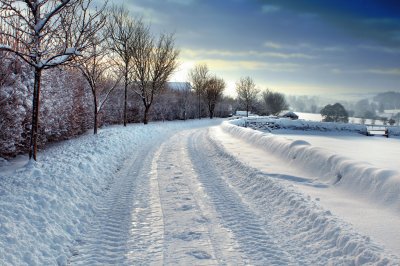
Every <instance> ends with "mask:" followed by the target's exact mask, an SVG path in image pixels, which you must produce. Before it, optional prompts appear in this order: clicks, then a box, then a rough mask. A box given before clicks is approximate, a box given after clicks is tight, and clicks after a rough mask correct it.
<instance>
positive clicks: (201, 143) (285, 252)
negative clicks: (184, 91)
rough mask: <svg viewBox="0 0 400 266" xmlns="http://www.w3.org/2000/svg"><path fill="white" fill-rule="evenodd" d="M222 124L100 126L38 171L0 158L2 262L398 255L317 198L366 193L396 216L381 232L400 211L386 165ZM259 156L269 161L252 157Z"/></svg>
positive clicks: (392, 260) (329, 260)
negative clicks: (96, 133)
mask: <svg viewBox="0 0 400 266" xmlns="http://www.w3.org/2000/svg"><path fill="white" fill-rule="evenodd" d="M221 123H222V120H218V119H213V120H208V119H203V120H200V121H186V122H168V123H161V122H160V123H151V124H149V125H146V126H144V125H130V126H128V127H121V126H113V127H107V128H104V129H101V130H100V134H99V135H97V136H93V135H90V134H87V135H84V136H81V137H79V138H76V139H72V140H68V141H65V142H60V143H58V144H55V145H53V146H52V147H50V148H48V149H46V150H44V151H41V152H40V154H39V162H38V163H35V162H28V163H27V160H26V157H19V158H17V160H16V161H4V160H2V161H0V179H1V181H0V261H1V262H2V263H1V264H2V265H54V264H59V265H67V264H70V265H143V264H146V265H148V264H152V265H160V264H165V265H176V264H180V265H235V264H239V265H243V264H250V265H298V264H299V265H327V264H334V265H337V264H344V265H362V264H380V265H395V264H398V263H399V262H400V261H399V258H398V255H399V251H400V249H399V250H395V249H390V248H387V247H386V246H385V244H386V243H382V242H380V241H376V240H375V239H376V238H375V237H373V238H371V236H370V234H369V233H370V232H369V231H368V230H365V231H363V230H361V229H362V228H361V227H358V226H355V227H354V226H353V225H352V224H351V222H350V221H349V220H348V219H347V218H348V212H350V211H347V212H342V213H339V212H333V211H331V208H332V209H333V210H335V211H336V209H335V208H334V204H331V205H330V204H328V203H327V200H328V199H331V200H332V199H334V197H333V196H332V197H330V198H326V197H324V196H323V192H324V191H321V189H326V191H329V193H328V194H329V195H335V196H336V197H337V196H338V195H339V196H340V199H343V200H345V202H348V201H349V200H350V199H356V198H357V197H358V195H361V194H363V195H362V196H363V198H366V199H367V200H371V201H373V202H375V203H376V204H378V205H379V204H381V205H379V206H385V208H386V209H388V210H393V212H391V213H392V214H393V217H394V218H393V221H388V225H390V226H391V225H392V224H395V221H396V217H398V216H396V215H397V214H398V213H399V209H398V206H399V204H398V203H399V196H398V195H399V191H397V190H398V188H399V186H398V176H396V171H395V170H391V171H389V170H383V169H380V168H378V167H375V166H371V165H367V164H363V163H360V162H358V161H355V160H352V159H349V158H344V157H342V156H340V155H334V156H333V155H332V152H331V151H328V150H324V149H322V148H314V147H313V145H312V144H311V143H310V142H309V141H307V140H302V139H299V140H288V139H286V138H284V137H282V136H274V135H272V134H270V133H264V132H259V131H255V130H252V129H249V128H241V127H238V126H236V125H233V124H232V123H228V122H223V123H222V125H221ZM234 123H236V124H239V123H241V122H240V121H239V120H238V121H235V122H234ZM241 139H243V140H241ZM253 144H255V145H257V147H254V146H253ZM242 145H243V146H242ZM246 145H247V146H246ZM237 151H239V153H241V154H242V155H243V156H242V155H240V156H239V155H237V154H236V152H237ZM266 151H267V152H269V153H270V154H273V156H270V158H268V160H267V159H266V158H263V157H262V156H259V155H260V154H262V153H263V152H266ZM253 155H254V156H255V157H252V156H253ZM266 162H267V163H268V164H269V165H266ZM288 166H289V167H288ZM300 169H302V170H301V171H300ZM274 171H276V172H274ZM355 171H358V174H355ZM338 172H340V175H341V178H340V180H338V175H337V173H338ZM309 173H312V176H313V178H314V179H310V178H309V176H310V175H309ZM303 174H304V175H303ZM332 174H334V175H333V176H332ZM296 183H297V184H300V185H295V184H296ZM360 186H363V187H364V190H365V189H366V190H367V191H368V193H362V191H361V190H362V189H360ZM305 187H309V189H308V190H307V189H305ZM330 187H337V188H340V190H337V191H336V192H335V191H332V190H330ZM348 192H349V193H351V194H354V195H355V196H354V195H353V197H350V196H348V195H347V194H346V193H348ZM317 193H320V194H321V196H319V197H318V198H316V197H315V195H317ZM360 197H361V196H360ZM346 199H348V201H346ZM355 204H363V202H362V201H357V202H356V203H355ZM332 206H333V207H332ZM349 206H354V205H349ZM371 206H372V205H371ZM374 206H375V205H374ZM373 213H380V212H379V210H376V211H374V212H373ZM382 213H383V212H382ZM367 214H368V215H369V214H371V213H370V212H367ZM384 217H385V218H387V217H389V215H386V214H384ZM397 220H398V219H397ZM381 221H382V220H381ZM359 228H361V229H360V230H358V229H359ZM391 228H392V229H397V227H391ZM385 232H386V231H383V233H382V234H384V233H385ZM392 232H397V231H392ZM372 233H374V232H372ZM375 233H376V232H375ZM377 234H379V233H377ZM378 240H379V239H378ZM393 250H394V251H393Z"/></svg>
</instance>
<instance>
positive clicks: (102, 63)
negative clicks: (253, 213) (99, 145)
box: [77, 35, 121, 134]
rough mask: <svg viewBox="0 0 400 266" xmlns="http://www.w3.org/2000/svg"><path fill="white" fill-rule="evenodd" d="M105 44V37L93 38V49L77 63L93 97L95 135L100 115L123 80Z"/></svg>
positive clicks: (86, 52)
mask: <svg viewBox="0 0 400 266" xmlns="http://www.w3.org/2000/svg"><path fill="white" fill-rule="evenodd" d="M104 42H105V38H104V36H102V35H95V36H92V38H91V43H92V44H91V47H90V48H89V49H87V50H86V51H85V53H84V58H83V59H82V60H79V61H78V62H77V67H78V68H79V70H80V71H81V73H82V74H83V77H84V78H85V79H86V81H87V83H88V85H89V87H90V90H91V92H92V96H93V107H94V109H93V133H94V134H97V129H98V116H99V113H100V112H101V110H102V108H103V106H104V104H105V103H106V101H107V99H108V96H109V95H110V93H111V92H112V91H113V90H114V89H115V88H116V87H117V86H118V85H119V82H120V80H121V76H118V75H116V74H115V73H119V72H118V71H115V69H113V66H114V65H113V61H112V60H110V58H109V57H108V54H107V47H106V46H104ZM101 96H102V99H101V98H100V97H101Z"/></svg>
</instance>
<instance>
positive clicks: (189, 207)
mask: <svg viewBox="0 0 400 266" xmlns="http://www.w3.org/2000/svg"><path fill="white" fill-rule="evenodd" d="M191 209H193V206H192V205H188V204H184V205H182V206H181V207H179V208H176V210H177V211H188V210H191Z"/></svg>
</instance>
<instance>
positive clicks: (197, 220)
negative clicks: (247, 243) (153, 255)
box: [154, 130, 246, 265]
mask: <svg viewBox="0 0 400 266" xmlns="http://www.w3.org/2000/svg"><path fill="white" fill-rule="evenodd" d="M193 132H194V131H193V130H191V131H185V132H182V133H179V134H177V135H175V136H174V137H172V138H171V139H169V140H168V141H167V142H165V143H164V144H163V145H162V146H161V148H160V150H159V152H158V155H157V156H156V157H155V159H154V160H155V161H157V165H158V168H157V176H158V183H159V192H160V198H161V199H162V209H163V215H164V232H165V236H164V258H165V261H164V264H165V265H237V264H239V265H244V264H246V262H245V260H244V258H242V255H241V254H240V253H239V252H238V248H237V244H236V243H235V242H234V240H233V239H232V236H231V234H230V232H229V231H227V230H226V229H225V228H222V227H221V225H220V220H219V219H218V217H217V215H216V212H215V210H214V209H213V205H212V204H211V203H210V202H209V201H208V200H207V197H206V195H205V193H204V190H203V189H202V188H201V184H200V182H199V181H198V180H197V176H196V173H195V172H194V170H193V168H192V167H193V165H192V163H191V161H190V160H189V156H188V150H187V139H188V136H189V135H190V134H193Z"/></svg>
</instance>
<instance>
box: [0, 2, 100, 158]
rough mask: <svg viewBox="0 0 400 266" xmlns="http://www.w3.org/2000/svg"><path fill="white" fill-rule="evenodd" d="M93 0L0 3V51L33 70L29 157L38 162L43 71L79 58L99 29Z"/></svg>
mask: <svg viewBox="0 0 400 266" xmlns="http://www.w3.org/2000/svg"><path fill="white" fill-rule="evenodd" d="M91 3H92V0H19V1H15V0H0V25H4V26H2V28H1V32H0V35H2V36H3V37H4V36H5V37H4V38H2V39H3V40H4V39H5V40H6V43H3V44H0V50H3V51H8V52H11V53H14V54H16V55H17V56H19V57H20V58H22V59H23V60H24V61H25V62H26V63H28V64H29V65H30V66H32V68H33V69H34V87H33V100H32V106H33V108H32V127H31V134H30V138H31V140H30V147H29V157H30V158H33V159H34V160H36V159H37V157H36V154H37V139H38V128H39V102H40V89H41V79H42V71H43V70H46V69H49V68H53V67H57V66H60V65H64V64H66V63H68V62H69V61H71V60H72V59H74V57H76V56H80V55H81V52H82V51H83V50H84V49H85V48H87V46H88V39H89V37H90V36H92V35H93V34H95V32H97V31H98V30H99V29H100V28H101V27H102V26H103V21H102V20H101V14H102V12H103V9H104V6H103V7H102V8H100V9H92V8H90V6H91Z"/></svg>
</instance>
